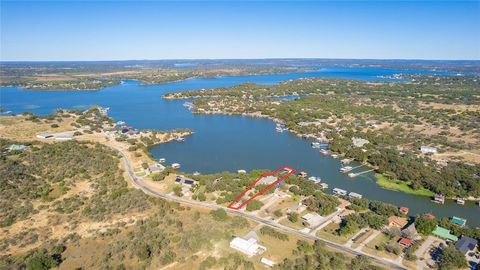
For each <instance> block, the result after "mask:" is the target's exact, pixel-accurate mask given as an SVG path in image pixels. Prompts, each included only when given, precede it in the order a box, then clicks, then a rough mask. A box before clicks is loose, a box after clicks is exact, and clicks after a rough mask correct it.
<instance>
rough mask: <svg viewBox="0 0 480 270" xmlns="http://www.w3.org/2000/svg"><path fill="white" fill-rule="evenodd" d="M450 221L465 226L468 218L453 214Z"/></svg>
mask: <svg viewBox="0 0 480 270" xmlns="http://www.w3.org/2000/svg"><path fill="white" fill-rule="evenodd" d="M450 221H451V222H452V223H453V224H456V225H458V226H460V227H465V225H466V224H467V220H466V219H464V218H459V217H456V216H453V217H452V218H451V219H450Z"/></svg>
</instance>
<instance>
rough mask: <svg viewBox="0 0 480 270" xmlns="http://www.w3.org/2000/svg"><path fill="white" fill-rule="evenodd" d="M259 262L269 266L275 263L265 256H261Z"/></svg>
mask: <svg viewBox="0 0 480 270" xmlns="http://www.w3.org/2000/svg"><path fill="white" fill-rule="evenodd" d="M260 262H261V263H263V264H265V265H268V266H270V267H273V266H274V265H275V263H274V262H273V261H271V260H269V259H267V258H262V259H261V260H260Z"/></svg>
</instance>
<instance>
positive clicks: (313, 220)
mask: <svg viewBox="0 0 480 270" xmlns="http://www.w3.org/2000/svg"><path fill="white" fill-rule="evenodd" d="M302 219H303V220H305V222H306V223H308V225H309V227H310V228H313V227H315V226H317V225H319V224H320V223H322V221H323V220H324V219H325V218H324V217H322V216H320V215H319V214H317V213H308V214H306V215H303V216H302Z"/></svg>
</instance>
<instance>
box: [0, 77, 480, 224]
mask: <svg viewBox="0 0 480 270" xmlns="http://www.w3.org/2000/svg"><path fill="white" fill-rule="evenodd" d="M399 73H404V74H405V73H411V74H416V73H433V72H429V71H405V70H391V69H378V68H323V69H320V70H318V71H311V72H298V73H288V74H273V75H255V76H235V77H219V78H206V79H190V80H185V81H179V82H173V83H166V84H160V85H140V84H139V83H138V82H136V81H125V82H124V83H123V84H120V85H116V86H112V87H108V88H104V89H102V90H98V91H28V90H22V89H20V88H18V87H3V88H0V105H1V107H2V108H3V109H5V110H7V111H13V112H14V113H22V112H33V113H36V114H49V113H53V112H54V111H55V109H56V108H65V109H86V108H88V107H89V106H91V105H94V104H98V105H100V106H104V107H110V116H112V117H113V118H115V119H116V120H122V121H125V122H126V123H127V124H128V125H131V126H134V127H136V128H140V129H158V130H167V129H175V128H190V129H193V130H194V131H195V134H194V135H192V136H189V137H187V138H186V141H185V142H183V143H178V142H171V143H166V144H162V145H159V146H157V147H154V148H152V149H151V153H152V155H153V156H154V157H155V158H160V157H163V158H166V159H167V163H173V162H178V163H181V164H182V171H185V172H194V171H199V172H201V173H212V172H219V171H236V170H238V169H246V170H252V169H259V168H263V169H272V170H273V169H276V168H278V167H280V166H282V165H290V166H293V167H295V168H297V169H299V170H303V171H306V172H308V173H309V175H313V176H320V177H322V179H323V181H324V182H326V183H328V184H329V185H330V189H331V188H333V187H339V188H342V189H345V190H347V191H354V192H357V193H360V194H362V195H363V196H364V197H366V198H369V199H376V200H382V201H385V202H390V203H393V204H396V205H399V206H407V207H409V208H410V211H411V214H417V213H427V212H432V213H434V214H435V215H436V216H439V217H441V216H446V217H451V216H453V215H456V216H460V217H464V218H467V219H468V222H467V224H469V225H474V226H478V225H480V219H479V218H478V216H479V213H480V207H478V206H476V205H474V204H473V203H467V204H466V205H464V206H460V205H457V204H455V203H452V202H449V203H446V204H445V205H437V204H434V203H432V202H430V199H429V198H424V197H419V196H413V195H408V194H403V193H400V192H394V191H389V190H384V189H382V188H380V187H378V186H377V185H376V184H375V180H374V175H373V174H370V173H369V174H365V175H362V176H360V177H357V178H353V179H352V178H349V177H348V176H346V175H344V174H341V173H340V172H339V171H338V170H339V168H340V162H339V160H336V159H333V158H331V157H325V156H322V155H320V154H319V152H318V150H315V149H312V148H311V147H310V141H307V140H303V139H300V138H299V137H296V136H293V135H292V134H289V133H288V132H286V133H277V132H275V124H274V123H273V122H272V121H269V120H266V119H256V118H249V117H242V116H221V115H193V114H192V113H191V112H190V111H188V110H187V109H185V108H184V107H183V106H182V104H183V102H184V101H183V100H182V101H171V100H163V99H162V98H161V96H162V95H163V94H165V93H169V92H176V91H187V90H193V89H203V88H204V89H207V88H215V87H226V86H232V85H236V84H240V83H245V82H255V83H259V84H274V83H278V82H280V81H285V80H290V79H297V78H306V77H325V78H343V79H357V80H368V81H385V80H387V81H395V79H385V78H380V77H379V76H391V75H394V74H399ZM435 73H437V74H438V73H439V72H435Z"/></svg>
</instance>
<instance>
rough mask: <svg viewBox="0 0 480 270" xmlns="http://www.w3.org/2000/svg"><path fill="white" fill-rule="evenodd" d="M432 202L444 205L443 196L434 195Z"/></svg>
mask: <svg viewBox="0 0 480 270" xmlns="http://www.w3.org/2000/svg"><path fill="white" fill-rule="evenodd" d="M433 201H434V202H436V203H441V204H444V203H445V196H443V195H442V194H435V197H433Z"/></svg>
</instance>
